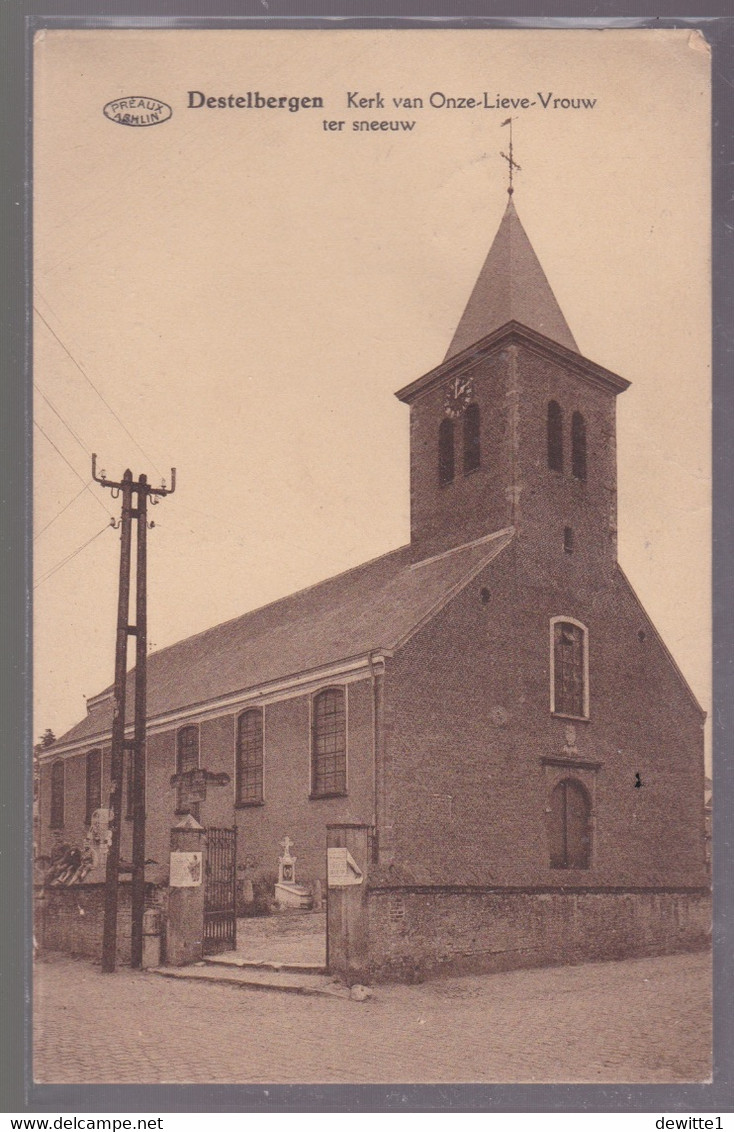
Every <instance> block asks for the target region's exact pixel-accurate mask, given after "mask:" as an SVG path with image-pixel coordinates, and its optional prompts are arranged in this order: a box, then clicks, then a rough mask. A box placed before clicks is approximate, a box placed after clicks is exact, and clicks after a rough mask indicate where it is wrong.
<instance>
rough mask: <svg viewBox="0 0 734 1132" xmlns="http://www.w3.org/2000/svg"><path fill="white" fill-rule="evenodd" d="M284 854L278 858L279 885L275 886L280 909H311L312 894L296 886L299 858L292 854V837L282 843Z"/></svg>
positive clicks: (302, 887)
mask: <svg viewBox="0 0 734 1132" xmlns="http://www.w3.org/2000/svg"><path fill="white" fill-rule="evenodd" d="M280 844H281V845H282V846H283V852H282V853H281V855H280V857H278V883H277V884H276V886H275V902H276V904H278V906H279V907H280V908H310V907H311V904H312V897H311V893H310V892H309V891H308V889H307V888H304V886H303V885H301V884H296V861H297V860H298V858H297V857H294V856H293V855H292V854H291V846H292V845H293V842H292V841H291V839H290V837H286V838H284V840H283V841H281V843H280Z"/></svg>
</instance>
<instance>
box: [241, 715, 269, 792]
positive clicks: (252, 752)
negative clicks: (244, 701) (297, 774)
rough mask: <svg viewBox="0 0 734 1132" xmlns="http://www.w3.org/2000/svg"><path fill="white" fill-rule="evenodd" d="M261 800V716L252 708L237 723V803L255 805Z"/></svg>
mask: <svg viewBox="0 0 734 1132" xmlns="http://www.w3.org/2000/svg"><path fill="white" fill-rule="evenodd" d="M262 800H263V714H262V711H261V710H260V708H253V709H252V710H250V711H246V712H244V713H243V714H242V715H241V716H240V718H239V719H238V721H237V803H238V805H241V806H244V805H248V804H249V805H255V804H257V803H259V802H262Z"/></svg>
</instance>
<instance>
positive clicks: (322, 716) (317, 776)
mask: <svg viewBox="0 0 734 1132" xmlns="http://www.w3.org/2000/svg"><path fill="white" fill-rule="evenodd" d="M346 790H347V728H346V707H345V702H344V689H343V688H327V689H326V690H325V691H323V692H319V694H318V695H317V696H315V697H314V701H313V723H312V729H311V792H312V794H313V795H314V796H317V797H323V796H324V795H329V794H345V793H346Z"/></svg>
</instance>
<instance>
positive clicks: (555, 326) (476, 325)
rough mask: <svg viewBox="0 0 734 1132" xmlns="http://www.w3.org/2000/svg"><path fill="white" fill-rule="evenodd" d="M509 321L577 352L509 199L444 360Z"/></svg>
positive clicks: (566, 324)
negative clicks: (537, 332)
mask: <svg viewBox="0 0 734 1132" xmlns="http://www.w3.org/2000/svg"><path fill="white" fill-rule="evenodd" d="M512 321H514V322H519V323H521V324H522V325H523V326H528V327H530V329H531V330H537V331H539V332H540V333H541V334H544V335H545V336H546V338H551V339H553V341H554V342H559V343H560V344H561V345H562V346H566V348H567V349H569V350H574V351H575V352H576V353H578V352H579V348H578V346H577V345H576V342H575V340H574V337H573V334H572V333H571V331H570V329H569V326H568V323H567V322H566V320H565V318H564V317H563V312H562V311H561V308H560V307H559V305H558V302H557V300H556V297H555V295H554V294H553V291H552V290H551V287H550V284H549V283H548V280H547V279H546V277H545V272H544V271H543V268H542V267H541V266H540V261H539V260H538V257H537V256H536V254H535V252H534V251H533V248H532V245H531V243H530V241H529V239H528V237H527V235H526V234H525V229H524V228H523V226H522V224H521V223H520V218H519V217H518V215H517V212H516V211H515V206H514V204H513V203H512V197H510V200H509V202H508V205H507V208H506V210H505V214H504V216H503V217H502V221H501V223H500V226H499V228H498V229H497V235H496V236H495V238H494V242H493V243H492V247H491V248H490V249H489V254H488V256H487V258H486V260H485V261H484V266H483V267H482V270H481V271H480V273H479V278H478V279H477V281H476V283H475V285H474V290H473V291H472V293H471V296H470V298H469V302H468V303H467V305H466V308H465V310H464V313H463V315H462V316H461V321H460V322H459V325H458V327H457V328H456V333H455V334H454V337H453V339H452V340H451V345H450V346H449V349H448V353H447V354H446V358H445V359H444V360H445V361H448V359H449V358H453V357H455V356H456V354H460V353H461V352H462V350H465V349H466V348H467V347H468V346H472V345H474V343H475V342H478V341H479V340H480V339H481V338H485V337H486V336H487V335H488V334H491V333H492V332H493V331H494V330H498V329H499V327H500V326H504V325H505V323H508V322H512Z"/></svg>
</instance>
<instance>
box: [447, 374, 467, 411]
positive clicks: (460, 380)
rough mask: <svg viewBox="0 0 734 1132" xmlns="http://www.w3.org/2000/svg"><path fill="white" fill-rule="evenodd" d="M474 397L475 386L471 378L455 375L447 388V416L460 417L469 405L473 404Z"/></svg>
mask: <svg viewBox="0 0 734 1132" xmlns="http://www.w3.org/2000/svg"><path fill="white" fill-rule="evenodd" d="M473 397H474V387H473V386H472V382H471V378H470V377H455V378H454V379H453V380H452V381H451V382H450V383H449V387H448V389H447V390H446V400H445V401H444V409H445V410H446V416H447V417H454V418H456V417H460V416H461V414H462V413H463V412H464V410H465V409H466V407H467V405H469V404H471V401H472V398H473Z"/></svg>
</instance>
